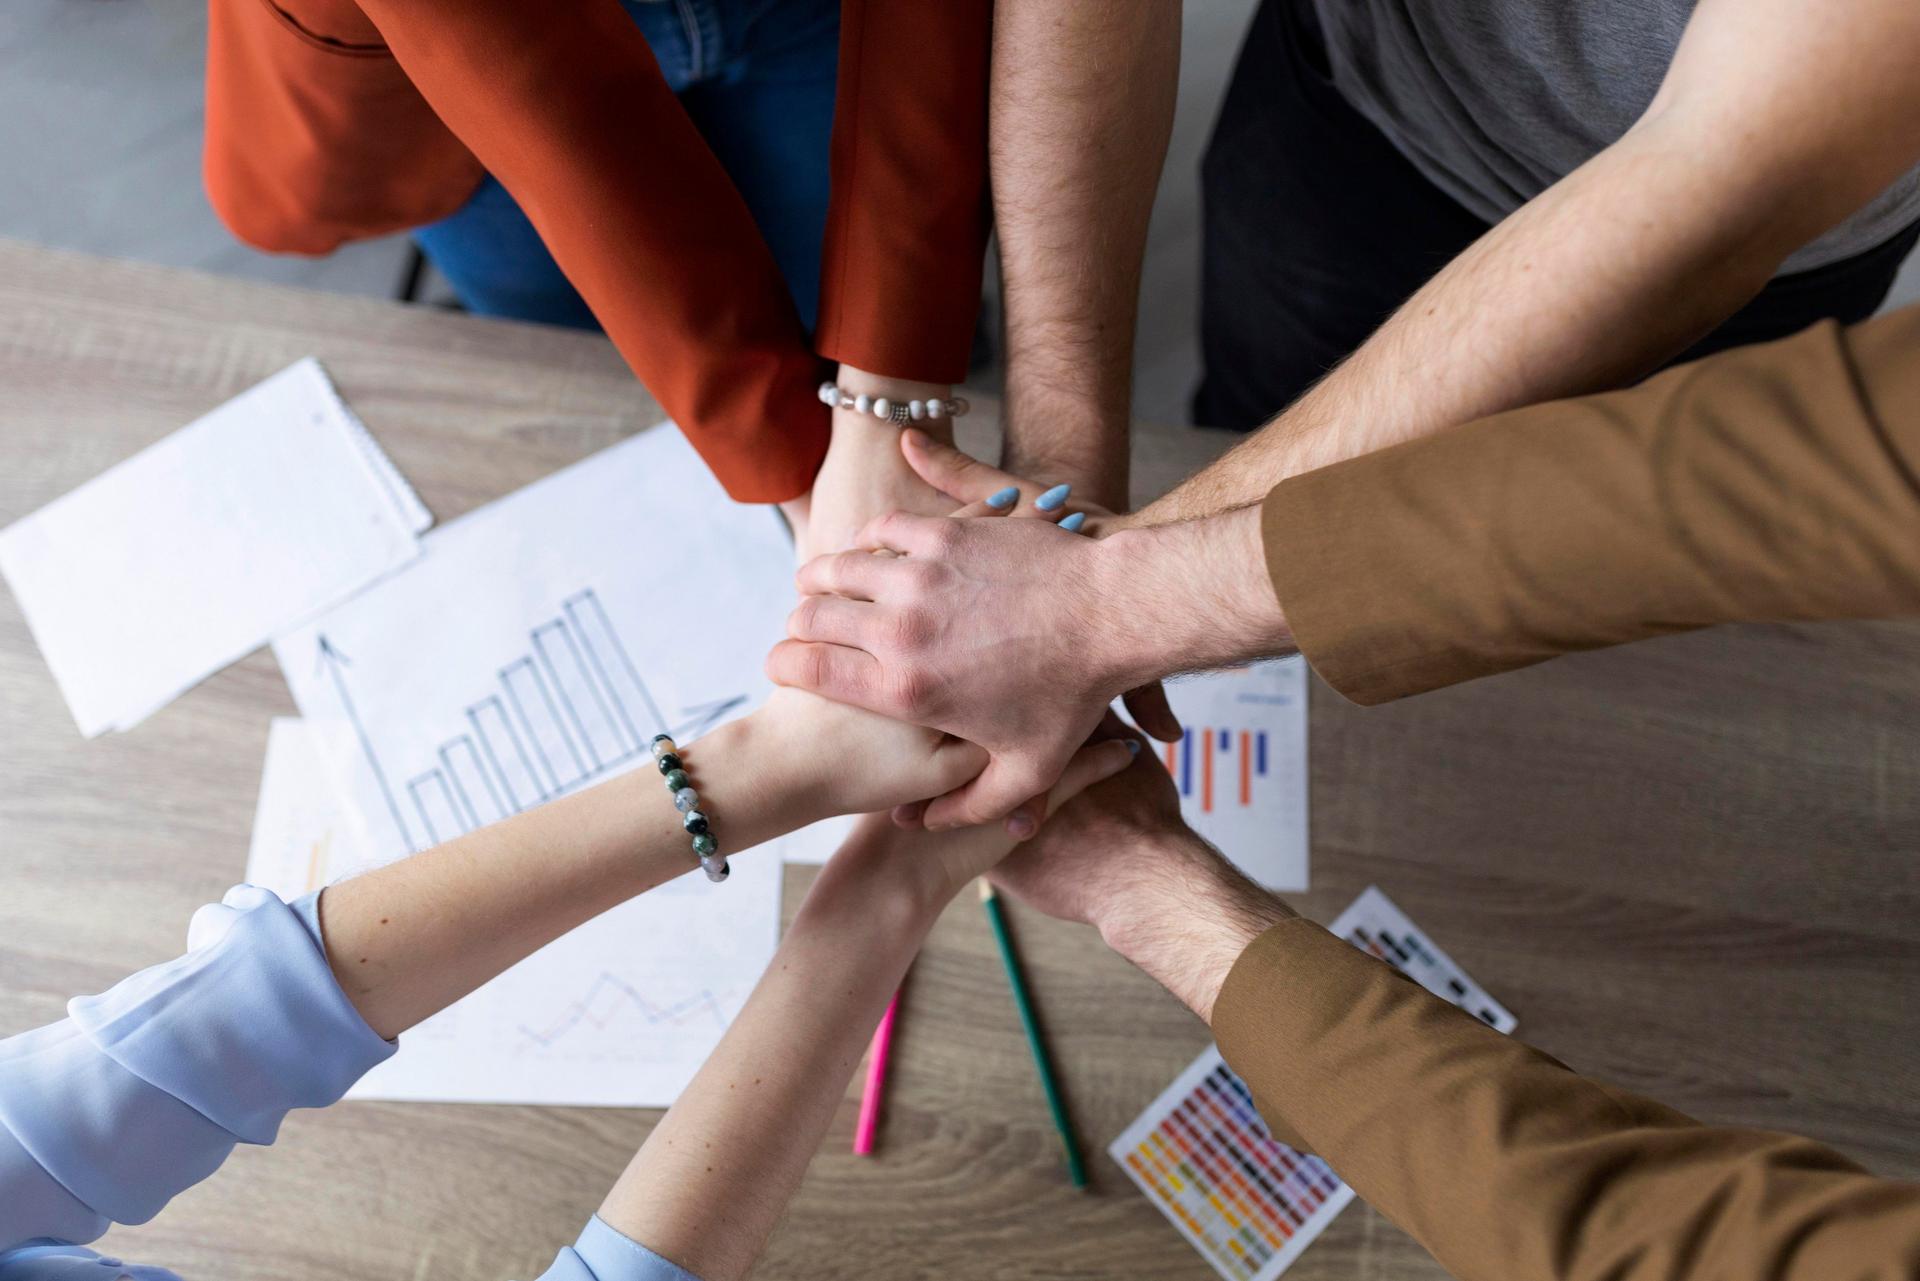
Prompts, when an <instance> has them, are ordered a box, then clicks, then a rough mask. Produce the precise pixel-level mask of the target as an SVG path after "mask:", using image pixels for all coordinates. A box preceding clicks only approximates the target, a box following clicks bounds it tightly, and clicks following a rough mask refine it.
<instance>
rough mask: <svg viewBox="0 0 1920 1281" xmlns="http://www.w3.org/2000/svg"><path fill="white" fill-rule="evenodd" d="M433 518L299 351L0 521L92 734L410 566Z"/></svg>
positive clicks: (35, 616) (3, 566) (5, 566)
mask: <svg viewBox="0 0 1920 1281" xmlns="http://www.w3.org/2000/svg"><path fill="white" fill-rule="evenodd" d="M430 519H431V518H430V517H429V516H428V515H427V512H426V509H425V508H424V507H421V506H420V502H419V499H418V498H417V497H414V495H413V492H412V490H410V489H408V488H407V486H406V482H405V481H403V480H401V478H400V475H399V473H398V472H397V471H395V470H394V469H393V466H392V464H391V463H389V462H387V460H386V457H385V455H384V454H382V453H381V452H380V451H379V448H378V446H376V445H375V444H374V443H373V438H372V437H371V436H370V435H368V434H367V431H366V428H365V427H364V426H362V425H361V424H360V422H359V420H358V419H356V418H354V417H353V415H352V414H351V413H350V412H349V411H348V410H347V408H346V406H345V405H344V404H343V403H342V402H341V400H340V397H339V396H338V394H337V393H335V391H334V390H333V386H332V384H331V383H330V382H329V381H328V379H327V376H326V374H325V372H324V371H323V370H322V369H321V368H320V366H319V365H318V364H317V363H316V362H314V361H312V360H303V361H301V362H300V363H299V364H297V365H293V366H291V367H289V368H288V369H285V370H283V371H281V372H280V373H278V374H276V375H274V376H273V377H272V378H269V379H268V380H267V381H265V382H263V383H261V384H259V385H258V386H256V387H254V388H252V389H251V390H249V391H246V392H244V393H242V394H241V395H239V396H237V397H235V398H234V399H232V400H230V401H228V402H227V403H226V404H224V405H222V406H220V407H219V408H218V409H216V410H214V411H213V412H212V413H210V414H208V415H206V416H205V417H203V418H201V419H199V420H197V421H195V422H193V423H192V424H190V425H188V426H186V427H183V428H181V429H180V430H179V431H177V432H174V433H173V434H172V435H170V436H168V437H166V438H165V439H164V440H161V441H159V442H158V443H156V444H154V445H152V446H150V447H149V448H147V449H144V450H142V451H141V452H140V453H138V454H135V455H134V456H133V457H131V458H129V459H127V460H125V461H124V462H121V463H119V464H117V465H116V466H114V467H112V468H109V469H108V470H107V471H106V472H103V473H102V474H101V475H99V476H97V477H95V478H94V479H93V480H91V481H88V482H87V483H86V484H84V485H82V486H80V488H78V489H76V490H74V491H73V492H71V493H69V494H67V495H65V496H63V497H61V498H58V499H56V500H54V501H53V502H52V503H49V504H48V505H47V506H46V507H43V508H41V509H40V510H39V511H37V512H35V513H33V514H32V515H30V516H26V517H24V518H22V519H21V520H19V521H17V522H15V523H14V524H13V525H11V526H9V527H8V528H7V529H6V530H4V531H0V574H4V575H5V576H6V578H7V580H8V582H9V583H11V584H12V587H13V591H14V595H15V596H16V597H18V598H19V601H20V607H21V612H22V613H24V614H25V615H26V619H27V623H28V625H29V626H30V627H31V628H32V630H33V635H34V638H35V640H36V641H37V642H38V643H39V645H40V649H41V652H42V653H43V654H44V655H45V656H46V660H47V666H48V667H49V668H51V669H52V671H53V676H54V680H55V681H56V682H57V683H58V685H59V687H60V692H61V694H62V695H63V696H64V697H65V698H66V700H67V706H68V707H69V708H70V709H71V710H72V712H73V718H74V720H75V722H76V723H77V724H78V725H79V727H80V732H81V733H83V734H85V735H86V736H88V737H89V738H91V737H93V736H95V735H97V734H101V733H104V732H106V731H107V730H115V729H119V730H124V729H130V728H132V727H133V726H134V725H137V724H139V723H140V722H141V721H142V720H144V719H146V718H147V717H148V716H149V715H151V714H152V713H153V712H155V711H157V710H158V709H159V708H161V707H163V706H165V705H166V704H167V703H169V702H171V701H172V700H173V699H174V698H176V697H178V696H179V695H180V694H181V693H183V692H184V691H186V690H187V689H190V688H191V687H193V686H194V685H196V684H198V683H199V682H200V681H202V680H204V679H205V678H206V677H207V676H209V675H211V674H212V673H214V672H216V671H218V670H219V669H220V668H222V667H225V666H226V665H227V664H229V663H231V662H234V661H235V660H237V659H239V658H241V657H243V656H245V655H246V654H247V653H249V652H250V651H252V650H254V649H257V648H258V647H259V646H261V645H262V644H264V643H266V641H267V640H268V639H270V638H271V637H272V636H274V635H275V634H276V633H278V632H281V631H284V630H285V629H286V628H288V627H291V626H293V625H294V624H296V623H298V622H300V621H301V620H302V619H304V618H307V617H309V616H311V615H313V614H314V613H316V612H318V611H319V610H321V609H324V608H326V607H327V606H329V605H332V604H334V603H335V602H337V601H340V600H342V599H344V598H345V597H347V596H349V595H351V594H352V593H353V592H354V591H356V590H358V589H359V588H361V587H364V586H365V585H366V584H368V583H370V582H372V581H373V580H375V579H376V578H379V577H380V576H381V575H382V574H385V573H388V572H390V571H391V570H393V569H396V568H398V567H399V566H401V565H403V564H405V563H406V562H407V561H409V560H411V559H412V558H413V557H414V556H415V555H416V554H417V553H418V550H419V544H418V540H417V539H416V538H415V533H416V531H417V530H419V529H422V528H425V526H426V524H427V523H428V522H429V521H430Z"/></svg>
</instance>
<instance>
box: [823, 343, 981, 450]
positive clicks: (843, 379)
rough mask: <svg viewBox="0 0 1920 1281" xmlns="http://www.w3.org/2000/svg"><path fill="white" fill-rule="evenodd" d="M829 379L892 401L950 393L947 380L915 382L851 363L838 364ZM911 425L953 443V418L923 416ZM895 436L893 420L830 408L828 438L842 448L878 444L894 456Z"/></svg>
mask: <svg viewBox="0 0 1920 1281" xmlns="http://www.w3.org/2000/svg"><path fill="white" fill-rule="evenodd" d="M833 381H834V385H835V386H837V387H839V388H840V390H842V391H844V392H846V393H848V394H849V395H854V396H871V397H874V398H875V399H878V398H879V397H882V396H884V397H886V398H887V399H888V400H891V401H896V402H904V401H911V400H930V399H935V398H938V399H942V400H945V399H949V398H951V397H952V395H953V385H952V384H951V383H926V382H915V381H914V380H912V379H910V378H890V377H888V376H887V375H885V374H876V373H871V372H869V371H867V370H864V369H855V368H854V367H853V366H852V365H842V366H840V372H839V373H838V375H837V376H836V377H835V378H834V380H833ZM914 426H916V427H919V428H920V429H921V430H922V431H924V432H926V433H927V434H928V435H930V436H932V437H934V438H935V439H936V440H939V441H940V442H941V443H943V444H948V445H951V444H952V443H953V420H952V419H950V418H944V417H942V418H926V419H922V420H920V421H918V422H916V423H915V424H914ZM899 436H900V427H899V425H898V424H896V423H892V422H887V421H885V420H882V419H879V418H875V417H874V416H873V415H872V414H863V413H860V412H858V411H857V410H853V409H841V408H838V407H835V409H834V411H833V434H832V441H833V442H834V443H838V444H841V445H842V446H843V447H845V446H848V445H852V446H861V447H864V446H866V445H869V444H881V445H883V446H884V447H885V448H886V449H887V450H888V452H890V453H891V454H892V455H893V456H894V457H896V458H897V457H898V456H899V454H900V446H899ZM902 465H903V466H904V464H902Z"/></svg>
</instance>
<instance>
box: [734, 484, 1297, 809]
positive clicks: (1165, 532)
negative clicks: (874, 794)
mask: <svg viewBox="0 0 1920 1281" xmlns="http://www.w3.org/2000/svg"><path fill="white" fill-rule="evenodd" d="M1259 517H1260V513H1259V512H1258V511H1257V510H1255V509H1252V508H1248V509H1245V510H1242V511H1237V512H1232V513H1229V514H1228V515H1226V516H1222V517H1219V518H1217V519H1215V520H1212V521H1206V522H1191V523H1186V524H1179V525H1169V526H1162V527H1159V528H1155V529H1151V530H1122V531H1121V532H1119V533H1117V534H1115V535H1113V536H1112V537H1111V538H1106V539H1101V540H1099V541H1095V540H1093V539H1088V538H1083V537H1081V536H1079V535H1078V534H1073V533H1069V532H1067V531H1066V530H1063V529H1061V528H1060V527H1058V526H1056V525H1054V524H1052V523H1050V522H1047V521H1039V520H941V519H927V518H924V517H918V516H908V515H903V514H900V513H893V514H891V515H887V516H883V517H881V518H880V519H878V520H876V521H874V522H873V523H872V524H871V525H869V526H868V527H867V529H866V531H865V532H864V533H863V534H862V535H861V536H860V539H859V540H858V545H857V548H856V550H854V551H850V552H841V553H838V554H836V555H833V556H825V557H821V558H820V559H818V560H815V561H811V562H809V563H808V564H806V565H804V566H802V567H801V570H800V575H799V582H800V590H801V591H802V592H805V593H808V595H807V596H806V597H805V598H804V599H803V600H802V601H801V602H800V604H799V606H798V607H796V608H795V610H794V612H793V614H792V615H791V616H790V617H789V618H788V620H787V634H788V636H789V637H790V638H791V639H789V640H786V641H782V642H781V643H780V644H779V645H777V646H775V647H774V650H773V652H772V653H771V654H770V655H768V658H767V675H768V676H769V677H771V678H772V679H773V680H774V681H775V682H776V683H777V684H781V685H795V686H798V687H800V688H802V689H807V690H811V691H813V692H814V693H817V694H824V695H826V696H827V697H829V698H833V699H837V700H838V701H840V702H845V703H852V704H854V705H855V706H857V707H864V708H866V709H867V710H869V711H874V712H878V713H880V714H881V715H884V716H891V717H895V718H897V719H901V720H908V721H913V722H915V723H916V724H920V725H925V726H928V727H930V728H934V729H939V730H942V731H944V732H946V733H949V734H953V735H955V736H956V737H959V738H964V739H967V740H969V741H971V742H973V743H977V744H978V745H980V746H981V747H984V748H986V749H987V751H988V752H989V754H990V755H991V758H992V759H991V762H990V763H989V764H988V766H987V769H986V771H985V772H984V773H982V774H981V775H980V777H979V778H977V779H975V780H974V781H973V782H971V783H969V784H968V785H967V786H965V787H963V788H961V789H960V790H959V791H957V792H954V793H952V794H950V795H948V796H945V797H941V798H939V799H938V800H936V801H934V802H933V803H932V804H931V805H930V806H928V809H927V812H926V822H927V823H928V825H929V826H933V827H951V826H958V825H965V824H972V823H983V822H987V821H989V820H992V819H996V818H999V817H1001V816H1003V815H1005V814H1007V813H1008V812H1009V811H1010V810H1012V809H1013V808H1014V807H1015V806H1017V805H1019V804H1020V803H1021V802H1022V801H1024V800H1026V799H1027V798H1029V797H1037V796H1038V795H1039V794H1040V793H1041V792H1043V791H1045V790H1046V789H1047V788H1048V787H1050V786H1052V784H1053V782H1054V780H1055V779H1057V778H1059V776H1060V769H1061V767H1062V766H1063V765H1064V764H1065V763H1066V760H1067V757H1068V756H1069V755H1071V754H1072V752H1073V750H1074V749H1075V748H1076V747H1078V746H1079V745H1080V743H1081V742H1082V741H1083V740H1084V739H1085V738H1086V736H1087V734H1088V733H1089V732H1090V731H1091V730H1092V729H1093V727H1094V726H1095V725H1097V724H1098V723H1099V722H1100V718H1101V716H1102V715H1103V714H1104V713H1105V711H1106V708H1107V705H1108V704H1109V703H1111V702H1112V701H1113V699H1114V698H1115V697H1117V696H1118V695H1119V694H1120V693H1121V692H1122V691H1124V690H1128V689H1132V688H1134V687H1136V686H1139V685H1143V684H1146V683H1147V682H1149V681H1152V680H1157V679H1159V678H1160V677H1162V676H1166V675H1170V674H1172V673H1175V672H1182V671H1203V670H1207V669H1209V668H1213V667H1221V666H1226V665H1228V664H1231V663H1237V662H1245V661H1248V660H1251V659H1256V658H1265V657H1269V656H1272V655H1274V654H1279V653H1285V652H1288V651H1289V650H1290V649H1291V643H1292V637H1291V635H1290V633H1289V632H1288V631H1287V626H1286V619H1285V616H1284V615H1283V614H1282V613H1281V610H1280V606H1279V603H1278V602H1277V601H1276V600H1275V599H1274V596H1273V590H1272V587H1271V585H1270V582H1269V579H1268V576H1267V570H1266V557H1265V552H1264V550H1263V548H1262V546H1261V542H1260V520H1259ZM876 551H884V552H890V553H892V555H889V556H875V555H871V554H869V553H871V552H876ZM1035 808H1036V809H1037V805H1036V807H1035ZM1024 815H1025V819H1026V822H1023V823H1021V824H1020V825H1019V826H1018V827H1016V828H1015V835H1016V836H1019V835H1026V834H1030V827H1029V826H1028V824H1038V822H1039V820H1040V818H1041V817H1042V816H1041V814H1039V813H1037V812H1034V811H1033V810H1028V811H1025V812H1024Z"/></svg>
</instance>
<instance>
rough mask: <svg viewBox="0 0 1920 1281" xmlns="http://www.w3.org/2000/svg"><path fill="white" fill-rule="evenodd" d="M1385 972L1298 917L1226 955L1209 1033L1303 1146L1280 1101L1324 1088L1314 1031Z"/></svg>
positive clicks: (1306, 1099) (1263, 1106) (1296, 1102)
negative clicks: (1233, 957) (1234, 956)
mask: <svg viewBox="0 0 1920 1281" xmlns="http://www.w3.org/2000/svg"><path fill="white" fill-rule="evenodd" d="M1356 962H1357V964H1356ZM1390 977H1398V976H1397V975H1394V973H1393V971H1391V970H1389V969H1387V967H1385V966H1383V965H1381V964H1379V963H1378V962H1376V961H1374V960H1372V959H1371V958H1369V957H1367V956H1365V955H1363V954H1362V953H1361V952H1360V951H1359V949H1357V948H1355V947H1354V946H1353V945H1352V944H1350V943H1346V942H1343V941H1341V940H1340V939H1338V938H1336V937H1334V936H1333V935H1332V934H1329V933H1328V932H1327V931H1326V930H1325V929H1324V928H1323V927H1321V926H1319V925H1316V924H1315V923H1314V922H1312V921H1309V920H1307V919H1306V918H1304V917H1296V918H1294V919H1292V920H1286V921H1282V922H1280V923H1279V924H1278V925H1275V926H1273V927H1272V928H1270V929H1269V930H1267V932H1266V933H1264V934H1262V935H1261V936H1260V937H1259V938H1257V939H1255V940H1254V941H1253V942H1251V943H1249V944H1248V945H1247V949H1246V951H1244V952H1242V953H1241V954H1240V959H1239V960H1237V961H1235V962H1234V963H1233V968H1232V969H1231V970H1229V971H1228V972H1227V978H1226V982H1225V983H1223V984H1221V986H1220V994H1219V996H1217V997H1216V998H1214V1003H1213V1037H1214V1041H1215V1042H1216V1043H1217V1044H1218V1045H1219V1047H1220V1054H1221V1056H1222V1057H1223V1058H1225V1059H1226V1061H1227V1065H1228V1066H1229V1067H1231V1068H1232V1069H1233V1070H1234V1071H1235V1072H1237V1073H1238V1074H1239V1075H1240V1079H1241V1080H1243V1081H1245V1082H1246V1083H1247V1087H1248V1088H1249V1089H1250V1090H1252V1091H1253V1100H1254V1106H1256V1107H1257V1108H1259V1109H1260V1116H1261V1119H1262V1120H1264V1121H1265V1122H1266V1123H1267V1128H1268V1129H1270V1130H1272V1131H1273V1136H1274V1137H1275V1138H1276V1139H1279V1140H1280V1141H1281V1142H1282V1143H1285V1144H1288V1145H1290V1146H1292V1147H1296V1148H1299V1149H1301V1150H1302V1151H1307V1150H1310V1149H1309V1148H1308V1146H1307V1143H1306V1141H1305V1140H1304V1139H1302V1138H1301V1137H1300V1131H1299V1129H1298V1128H1297V1127H1296V1126H1295V1124H1294V1122H1293V1121H1292V1120H1291V1119H1289V1117H1288V1115H1287V1109H1288V1107H1289V1105H1293V1106H1304V1107H1311V1106H1313V1104H1314V1100H1315V1093H1314V1092H1315V1091H1316V1090H1320V1089H1324V1088H1325V1085H1326V1081H1325V1077H1324V1075H1322V1074H1318V1073H1316V1072H1315V1069H1314V1062H1313V1052H1312V1047H1313V1044H1314V1038H1315V1036H1316V1032H1317V1030H1319V1029H1325V1028H1327V1027H1329V1026H1331V1025H1332V1024H1334V1023H1337V1022H1339V1021H1341V1020H1342V1019H1345V1018H1347V1017H1349V1016H1350V1014H1351V1006H1352V1004H1353V1001H1354V999H1355V997H1356V996H1357V995H1359V994H1360V993H1361V992H1362V991H1363V990H1364V989H1365V988H1366V987H1369V986H1372V985H1374V984H1378V983H1380V982H1382V981H1384V980H1387V979H1389V978H1390ZM1316 1077H1317V1078H1318V1079H1317V1080H1316Z"/></svg>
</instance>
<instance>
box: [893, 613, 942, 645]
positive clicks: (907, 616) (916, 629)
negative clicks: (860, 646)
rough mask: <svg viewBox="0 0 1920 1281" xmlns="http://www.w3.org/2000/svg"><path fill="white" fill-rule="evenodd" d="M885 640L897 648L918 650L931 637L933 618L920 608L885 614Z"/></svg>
mask: <svg viewBox="0 0 1920 1281" xmlns="http://www.w3.org/2000/svg"><path fill="white" fill-rule="evenodd" d="M886 629H887V637H886V639H887V642H888V643H889V644H890V645H892V646H893V648H895V649H898V650H918V649H922V648H924V647H925V646H926V644H927V642H928V641H930V640H932V639H933V619H932V618H931V617H930V616H929V615H928V614H927V612H926V611H925V610H922V609H903V610H899V611H897V612H895V613H893V614H890V615H888V616H887V621H886Z"/></svg>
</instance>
